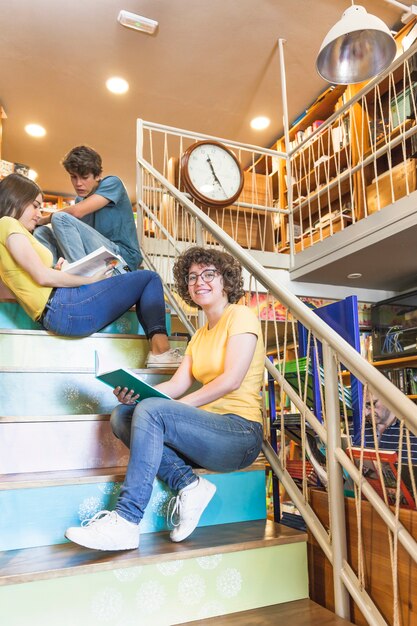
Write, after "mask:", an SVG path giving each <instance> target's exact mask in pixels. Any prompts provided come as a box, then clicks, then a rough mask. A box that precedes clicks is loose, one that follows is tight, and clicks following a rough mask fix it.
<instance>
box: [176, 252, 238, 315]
mask: <svg viewBox="0 0 417 626" xmlns="http://www.w3.org/2000/svg"><path fill="white" fill-rule="evenodd" d="M193 263H196V264H197V265H203V266H204V265H214V267H215V268H216V270H217V271H218V272H219V273H220V274H221V275H222V277H223V289H224V291H225V292H226V294H227V299H228V301H229V302H231V303H232V304H233V303H235V302H238V301H239V300H240V298H241V297H242V296H243V295H244V293H245V292H244V290H243V278H242V266H241V265H240V263H239V261H237V260H236V259H235V258H234V257H233V256H232V255H231V254H228V253H227V252H222V251H221V250H216V249H214V248H200V247H198V246H195V247H193V248H189V249H188V250H186V251H185V252H183V253H182V254H181V255H180V256H179V257H178V259H177V260H176V261H175V264H174V267H173V273H174V280H175V284H176V289H177V292H178V294H179V295H180V296H181V298H182V299H183V300H184V301H185V302H186V303H187V304H190V305H192V306H196V304H195V302H194V301H193V300H192V299H191V297H190V294H189V292H188V282H187V279H188V273H189V271H190V267H191V265H192V264H193ZM197 306H198V305H197ZM199 308H200V307H199Z"/></svg>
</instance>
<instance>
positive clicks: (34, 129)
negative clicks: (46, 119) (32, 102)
mask: <svg viewBox="0 0 417 626" xmlns="http://www.w3.org/2000/svg"><path fill="white" fill-rule="evenodd" d="M25 131H26V132H27V134H28V135H30V136H31V137H45V135H46V130H45V129H44V127H43V126H40V125H39V124H26V126H25Z"/></svg>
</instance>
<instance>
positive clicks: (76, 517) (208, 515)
mask: <svg viewBox="0 0 417 626" xmlns="http://www.w3.org/2000/svg"><path fill="white" fill-rule="evenodd" d="M196 471H197V473H202V474H205V475H206V476H207V478H208V480H210V481H211V482H213V483H214V484H215V485H216V487H217V491H216V493H215V495H214V498H213V500H212V502H211V503H210V506H208V507H207V509H206V510H205V511H204V513H203V515H202V517H201V520H200V522H199V524H200V525H202V526H212V525H216V524H226V523H233V522H240V521H249V520H259V519H265V517H266V497H265V471H264V468H263V467H262V466H259V465H257V464H255V465H253V466H251V467H249V468H246V469H245V470H241V471H238V472H229V473H225V474H217V473H214V472H207V471H205V470H196ZM122 480H123V471H121V468H114V471H112V469H111V468H104V469H99V470H82V471H77V472H74V471H63V472H44V473H42V472H41V473H38V472H37V473H33V474H12V475H8V474H6V475H4V474H3V475H1V476H0V511H2V515H1V516H0V550H14V549H19V548H30V547H35V546H44V545H52V544H60V543H63V542H64V541H66V540H65V538H64V532H65V530H66V528H68V526H78V525H79V524H80V523H81V522H82V521H84V520H85V519H90V518H91V517H92V516H93V515H94V514H95V513H96V512H97V511H100V510H112V509H114V507H115V505H116V500H117V496H118V494H119V491H120V485H121V482H122ZM173 495H175V494H173V493H172V492H171V491H170V489H169V488H168V487H167V486H166V485H165V484H164V483H163V482H161V481H159V480H155V483H154V487H153V491H152V497H151V501H150V503H149V506H148V507H147V509H146V513H145V516H144V518H143V520H142V522H141V532H142V533H155V532H159V531H164V530H167V529H168V524H167V519H166V517H167V506H168V503H169V501H170V499H171V498H172V496H173Z"/></svg>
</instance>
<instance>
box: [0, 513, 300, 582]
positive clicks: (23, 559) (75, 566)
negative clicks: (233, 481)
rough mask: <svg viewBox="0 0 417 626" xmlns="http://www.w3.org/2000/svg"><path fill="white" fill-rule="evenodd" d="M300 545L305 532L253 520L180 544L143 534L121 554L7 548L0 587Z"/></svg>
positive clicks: (203, 531)
mask: <svg viewBox="0 0 417 626" xmlns="http://www.w3.org/2000/svg"><path fill="white" fill-rule="evenodd" d="M304 541H307V534H306V533H303V532H300V531H298V530H295V529H293V528H289V527H288V526H282V525H281V524H276V523H275V522H272V521H271V520H255V521H250V522H237V523H234V524H220V525H216V526H207V527H202V528H197V529H196V530H195V531H194V532H193V534H192V535H191V536H190V537H189V538H188V539H187V540H186V541H184V542H181V543H173V542H172V541H170V539H169V533H168V532H160V533H145V534H143V535H141V537H140V547H139V548H138V549H137V550H126V551H123V552H99V551H95V550H88V549H87V548H82V547H80V546H77V545H75V544H73V543H65V544H63V545H59V546H42V547H37V548H26V549H23V550H8V551H5V552H0V586H2V585H10V584H15V583H23V582H29V581H35V580H45V579H49V578H57V577H62V576H75V575H77V574H89V573H92V572H99V571H103V570H109V569H114V568H115V567H132V566H137V565H148V564H150V563H161V562H165V561H172V560H177V559H179V558H181V559H189V558H194V557H201V556H210V555H212V554H224V553H227V552H238V551H240V550H249V549H251V550H252V549H254V548H266V547H271V546H276V545H286V544H291V543H299V542H304Z"/></svg>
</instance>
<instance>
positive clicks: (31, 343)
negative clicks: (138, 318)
mask: <svg viewBox="0 0 417 626" xmlns="http://www.w3.org/2000/svg"><path fill="white" fill-rule="evenodd" d="M170 344H171V347H174V348H175V347H177V346H178V347H180V346H183V345H184V342H181V341H176V340H172V341H171V342H170ZM96 350H97V352H98V353H99V355H100V366H101V367H102V368H103V369H108V366H109V365H110V364H113V363H114V364H117V365H123V366H125V367H131V368H134V369H139V368H142V367H145V359H146V356H147V354H148V352H149V342H148V341H147V339H146V338H144V337H139V336H129V337H121V336H118V337H117V336H115V337H108V336H106V335H100V334H96V335H91V336H90V337H83V338H68V337H61V336H57V335H50V334H47V333H45V332H39V333H36V334H35V333H34V334H32V333H29V334H20V333H16V334H4V333H1V334H0V367H3V368H18V369H22V368H24V369H36V368H47V369H48V368H49V369H51V370H52V371H54V370H60V369H63V370H65V369H68V368H73V369H86V368H87V369H91V370H94V362H95V361H94V353H95V351H96ZM102 363H103V366H102V365H101V364H102Z"/></svg>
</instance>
